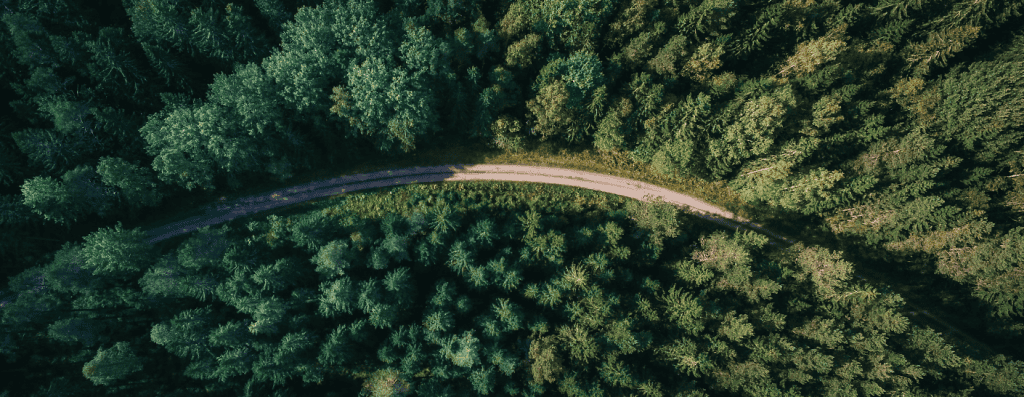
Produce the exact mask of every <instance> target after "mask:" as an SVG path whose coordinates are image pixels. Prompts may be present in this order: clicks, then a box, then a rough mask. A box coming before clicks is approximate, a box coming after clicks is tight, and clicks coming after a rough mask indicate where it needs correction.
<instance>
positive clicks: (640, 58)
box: [610, 21, 667, 69]
mask: <svg viewBox="0 0 1024 397" xmlns="http://www.w3.org/2000/svg"><path fill="white" fill-rule="evenodd" d="M666 26H667V25H666V24H665V22H662V21H658V22H655V23H654V29H653V30H648V31H645V32H643V33H640V35H639V36H637V37H634V38H633V39H632V40H630V41H629V44H628V45H626V46H625V47H623V48H622V49H621V50H619V52H617V53H615V55H613V56H612V58H611V59H610V60H611V61H612V62H617V63H620V64H622V66H624V67H625V68H628V69H636V68H639V67H640V66H641V65H644V64H646V63H647V60H648V59H649V58H650V57H651V56H652V55H653V54H654V51H655V50H656V49H657V48H656V47H655V46H656V43H658V42H659V41H660V40H661V36H662V35H663V34H665V32H666Z"/></svg>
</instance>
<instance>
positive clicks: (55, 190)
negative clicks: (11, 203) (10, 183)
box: [21, 176, 81, 224]
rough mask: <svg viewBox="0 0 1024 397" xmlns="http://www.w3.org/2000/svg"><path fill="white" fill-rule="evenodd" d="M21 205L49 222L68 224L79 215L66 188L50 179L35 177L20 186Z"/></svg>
mask: <svg viewBox="0 0 1024 397" xmlns="http://www.w3.org/2000/svg"><path fill="white" fill-rule="evenodd" d="M21 194H22V197H24V201H23V203H24V204H25V205H26V206H28V207H31V208H32V212H35V213H36V214H39V215H41V216H42V217H43V218H45V219H46V220H49V221H53V222H57V223H63V224H70V223H71V222H73V221H75V220H77V219H78V217H79V216H80V215H81V214H79V213H78V212H79V211H78V210H77V208H76V207H75V206H73V203H72V202H71V196H70V193H69V191H68V188H67V186H65V185H64V184H63V183H61V182H60V181H57V180H55V179H53V178H51V177H48V176H47V177H42V176H37V177H35V178H32V179H29V180H27V181H25V183H24V184H23V185H22V186H21Z"/></svg>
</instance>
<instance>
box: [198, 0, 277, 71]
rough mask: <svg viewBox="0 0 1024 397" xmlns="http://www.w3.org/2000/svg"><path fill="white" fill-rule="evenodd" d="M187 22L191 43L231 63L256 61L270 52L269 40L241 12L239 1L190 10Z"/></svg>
mask: <svg viewBox="0 0 1024 397" xmlns="http://www.w3.org/2000/svg"><path fill="white" fill-rule="evenodd" d="M188 23H189V25H190V27H191V29H192V32H191V35H190V38H191V40H192V45H194V46H195V47H196V48H198V49H199V51H200V53H202V54H204V55H206V56H211V57H216V58H220V59H222V60H224V61H225V62H227V63H229V64H231V63H242V62H247V61H257V60H260V59H262V58H264V57H266V56H267V55H268V54H269V52H270V40H269V38H268V37H267V35H266V34H265V33H264V32H261V31H260V29H259V28H258V27H257V26H256V24H254V23H253V21H252V18H251V17H249V16H248V15H245V12H244V8H243V7H242V6H241V5H237V4H234V3H229V4H227V6H226V7H225V8H224V12H223V13H222V12H221V11H220V10H217V9H212V8H211V9H207V8H205V7H201V8H195V9H193V10H192V14H191V17H190V18H189V20H188Z"/></svg>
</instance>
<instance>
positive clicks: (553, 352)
mask: <svg viewBox="0 0 1024 397" xmlns="http://www.w3.org/2000/svg"><path fill="white" fill-rule="evenodd" d="M543 335H544V333H543V332H541V333H539V334H538V333H536V332H534V336H533V337H532V338H531V339H532V342H531V344H530V360H532V362H533V364H532V366H531V374H532V375H533V379H532V383H538V384H543V383H552V382H555V381H556V380H557V379H558V378H557V376H558V375H559V374H561V373H562V371H563V370H564V367H563V365H562V364H563V360H562V357H561V356H560V355H559V350H560V349H559V347H558V346H557V344H556V343H555V342H556V337H555V336H554V335H548V336H543Z"/></svg>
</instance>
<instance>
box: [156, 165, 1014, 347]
mask: <svg viewBox="0 0 1024 397" xmlns="http://www.w3.org/2000/svg"><path fill="white" fill-rule="evenodd" d="M470 180H487V181H514V182H534V183H548V184H556V185H565V186H573V187H580V188H584V189H591V190H599V191H602V192H607V193H612V194H616V195H619V196H626V197H630V198H633V199H636V200H642V201H648V199H649V198H657V197H660V198H661V199H662V200H664V201H665V202H668V203H672V204H674V205H676V206H678V207H680V208H681V209H682V210H683V211H685V212H688V213H691V214H693V215H697V216H700V217H701V218H704V219H707V220H709V221H712V222H715V223H718V224H720V225H723V226H726V227H729V228H735V229H737V230H739V229H740V228H742V229H746V230H754V231H756V232H758V233H762V234H765V235H767V236H769V241H770V244H771V245H773V246H775V245H778V244H780V243H782V244H785V245H790V244H794V243H796V241H795V240H793V239H791V238H788V237H785V236H781V235H779V234H777V233H775V232H772V231H769V230H766V229H764V228H763V227H762V226H761V225H760V224H756V223H752V222H750V221H749V220H747V219H743V218H740V217H737V216H736V215H734V214H733V213H731V212H728V211H725V210H722V209H720V208H718V207H715V206H713V205H711V204H708V203H706V202H703V201H701V200H699V199H697V198H695V197H693V196H689V195H686V194H683V193H679V192H675V191H671V190H668V189H665V188H662V187H659V186H655V185H651V184H647V183H643V182H639V181H635V180H631V179H625V178H619V177H615V176H609V175H604V174H597V173H592V172H585V171H577V170H570V169H564V168H551V167H535V166H523V165H511V164H498V165H470V164H453V165H442V166H433V167H411V168H402V169H396V170H390V171H381V172H373V173H365V174H358V175H350V176H345V177H340V178H332V179H327V180H322V181H314V182H309V183H306V184H302V185H296V186H291V187H288V188H284V189H279V190H276V191H271V192H265V193H262V194H258V195H253V196H248V197H243V198H239V199H236V200H232V201H229V202H223V203H216V204H212V205H208V206H207V209H206V213H205V214H204V215H201V216H194V217H191V218H188V219H184V220H181V221H178V222H174V223H170V224H167V225H163V226H160V227H157V228H154V229H151V230H148V231H147V232H146V233H147V236H148V237H149V242H150V243H154V244H155V243H156V242H159V241H162V240H165V239H168V238H171V237H175V236H178V235H181V234H184V233H189V232H192V231H195V230H196V229H199V228H201V227H203V226H208V225H209V226H212V225H217V224H220V223H223V222H226V221H229V220H232V219H235V218H238V217H244V216H248V215H252V214H254V213H257V212H260V211H265V210H269V209H272V208H277V207H283V206H287V205H292V204H296V203H301V202H303V201H307V200H312V199H317V198H322V197H328V196H332V195H335V194H341V193H348V192H356V191H360V190H367V189H374V188H379V187H385V186H395V185H406V184H410V183H432V182H451V181H470ZM648 196H649V197H648ZM854 275H855V276H856V277H857V278H860V279H864V280H867V281H868V282H871V283H872V284H874V285H879V284H880V283H879V282H878V278H877V276H876V275H872V274H866V273H865V272H864V270H863V269H857V270H856V274H854ZM912 298H915V297H914V296H913V295H911V296H909V297H908V296H904V299H905V300H906V302H907V306H910V307H911V308H912V309H913V311H911V312H910V314H909V315H910V316H911V318H916V319H918V320H925V319H927V320H925V321H927V322H930V323H932V324H929V325H932V326H933V328H936V330H937V331H944V332H948V333H954V334H956V335H957V336H958V338H959V339H961V340H964V341H966V342H967V343H968V346H965V347H966V348H967V349H968V354H970V355H972V356H975V355H978V354H979V353H987V354H988V355H991V354H993V353H994V351H993V350H992V349H991V348H989V347H988V346H987V345H985V344H983V343H980V342H979V341H977V340H975V339H973V338H971V337H970V336H968V335H966V334H964V333H963V332H961V331H960V330H958V329H956V328H955V327H953V326H951V325H949V324H948V323H946V322H945V321H943V320H942V319H940V318H938V317H936V316H934V315H932V314H931V313H929V312H928V311H927V310H923V309H921V308H920V307H919V306H917V305H915V304H914V303H912V302H911V299H912ZM915 300H918V299H915ZM918 315H920V316H923V317H924V318H921V317H918ZM933 324H938V325H941V327H937V326H934V325H933Z"/></svg>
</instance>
